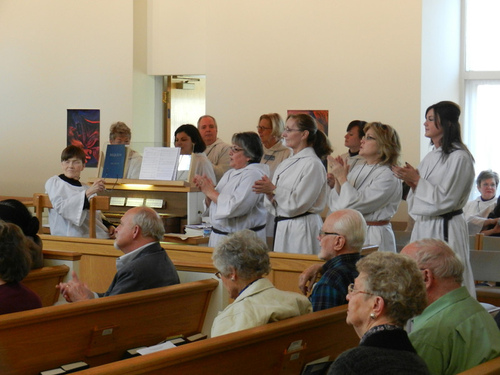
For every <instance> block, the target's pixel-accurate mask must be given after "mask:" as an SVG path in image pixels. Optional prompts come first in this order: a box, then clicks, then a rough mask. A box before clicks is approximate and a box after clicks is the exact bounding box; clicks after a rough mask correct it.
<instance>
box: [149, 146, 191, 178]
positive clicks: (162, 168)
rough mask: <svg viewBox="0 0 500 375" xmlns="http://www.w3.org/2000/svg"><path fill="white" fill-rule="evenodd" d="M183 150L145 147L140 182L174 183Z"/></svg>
mask: <svg viewBox="0 0 500 375" xmlns="http://www.w3.org/2000/svg"><path fill="white" fill-rule="evenodd" d="M180 152H181V149H180V148H173V147H145V148H144V153H143V155H142V165H141V173H140V175H139V179H140V180H163V181H172V180H175V179H176V176H177V165H178V163H179V155H180Z"/></svg>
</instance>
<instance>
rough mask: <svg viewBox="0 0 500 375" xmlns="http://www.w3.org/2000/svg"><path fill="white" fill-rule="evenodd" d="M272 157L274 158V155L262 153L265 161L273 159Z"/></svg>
mask: <svg viewBox="0 0 500 375" xmlns="http://www.w3.org/2000/svg"><path fill="white" fill-rule="evenodd" d="M274 159H276V158H275V157H274V155H264V160H267V161H269V160H271V161H273V160H274Z"/></svg>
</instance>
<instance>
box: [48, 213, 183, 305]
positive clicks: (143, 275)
mask: <svg viewBox="0 0 500 375" xmlns="http://www.w3.org/2000/svg"><path fill="white" fill-rule="evenodd" d="M164 233H165V229H164V226H163V221H162V220H161V218H160V217H159V216H158V214H157V213H156V211H154V210H153V209H151V208H149V207H144V206H143V207H134V208H131V209H130V210H128V211H127V212H126V213H125V215H123V217H122V218H121V220H120V225H118V227H117V228H116V231H115V235H116V239H115V247H116V248H117V249H119V250H121V251H123V252H124V253H125V255H123V256H121V257H119V258H118V259H117V260H116V269H117V272H116V275H115V277H114V279H113V281H112V283H111V285H110V287H109V288H108V290H107V291H106V292H105V293H95V292H92V291H91V290H90V289H89V288H88V287H87V286H86V285H85V284H84V283H83V282H81V281H80V280H79V279H78V276H77V275H76V273H75V272H73V278H72V280H70V281H69V282H67V283H59V285H57V288H58V289H59V290H60V291H61V294H62V295H63V297H64V298H65V299H66V301H68V302H76V301H82V300H88V299H92V298H99V297H106V296H112V295H116V294H123V293H130V292H136V291H139V290H146V289H152V288H159V287H162V286H168V285H174V284H179V276H178V275H177V271H176V269H175V266H174V264H173V263H172V261H171V260H170V258H169V257H168V255H167V253H166V251H165V250H164V249H163V248H162V247H161V246H160V242H159V241H160V240H162V239H163V234H164Z"/></svg>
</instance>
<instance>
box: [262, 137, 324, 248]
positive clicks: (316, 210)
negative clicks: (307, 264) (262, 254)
mask: <svg viewBox="0 0 500 375" xmlns="http://www.w3.org/2000/svg"><path fill="white" fill-rule="evenodd" d="M273 184H274V185H275V186H276V195H275V196H274V202H270V201H269V199H268V198H266V199H265V200H264V202H265V205H266V208H267V210H268V211H269V212H270V213H272V214H273V215H275V216H284V217H293V216H297V215H300V214H303V213H305V212H311V213H312V214H310V215H307V216H302V217H299V218H296V219H290V220H283V221H280V222H278V223H277V228H276V235H275V237H274V251H276V252H284V253H295V254H319V250H320V247H319V241H318V239H317V237H318V235H319V231H320V230H321V227H322V226H323V220H322V219H321V216H320V215H319V214H321V212H323V209H324V208H325V205H326V200H327V195H328V190H327V189H328V185H327V183H326V170H325V167H324V166H323V164H322V163H321V160H320V159H319V158H318V157H317V156H316V153H315V152H314V149H313V148H312V147H306V148H305V149H303V150H302V151H300V152H298V153H297V154H295V155H292V156H290V157H289V158H288V159H285V160H284V161H282V162H281V164H280V165H279V166H278V168H277V169H276V171H275V173H274V176H273Z"/></svg>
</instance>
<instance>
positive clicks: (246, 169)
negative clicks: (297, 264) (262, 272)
mask: <svg viewBox="0 0 500 375" xmlns="http://www.w3.org/2000/svg"><path fill="white" fill-rule="evenodd" d="M232 143H233V145H232V147H231V149H230V151H229V157H230V163H229V165H230V166H231V168H232V169H230V170H228V171H227V172H226V173H224V175H223V176H222V178H221V179H220V181H219V183H218V184H217V186H214V184H213V182H212V180H210V179H209V178H208V177H206V176H199V175H196V176H195V177H194V179H193V182H194V183H195V184H196V186H197V187H198V188H199V189H200V190H201V191H202V192H203V194H205V196H206V198H205V207H206V208H207V209H208V214H209V215H210V223H211V224H212V233H211V234H210V240H209V242H208V246H212V247H214V246H216V245H217V244H218V242H219V241H220V240H222V239H223V238H224V237H225V236H227V235H229V234H231V233H234V232H237V231H239V230H243V229H250V230H252V231H254V232H256V233H257V235H258V236H259V238H261V239H262V240H264V241H265V240H266V231H265V227H266V219H267V211H266V209H265V208H264V195H263V194H258V193H254V192H253V191H252V185H253V183H254V181H256V180H260V179H261V178H262V177H263V176H266V177H267V176H269V167H268V166H267V165H265V164H260V160H261V158H262V153H263V151H262V142H261V141H260V138H259V136H258V135H257V133H254V132H244V133H236V134H234V135H233V139H232Z"/></svg>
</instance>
